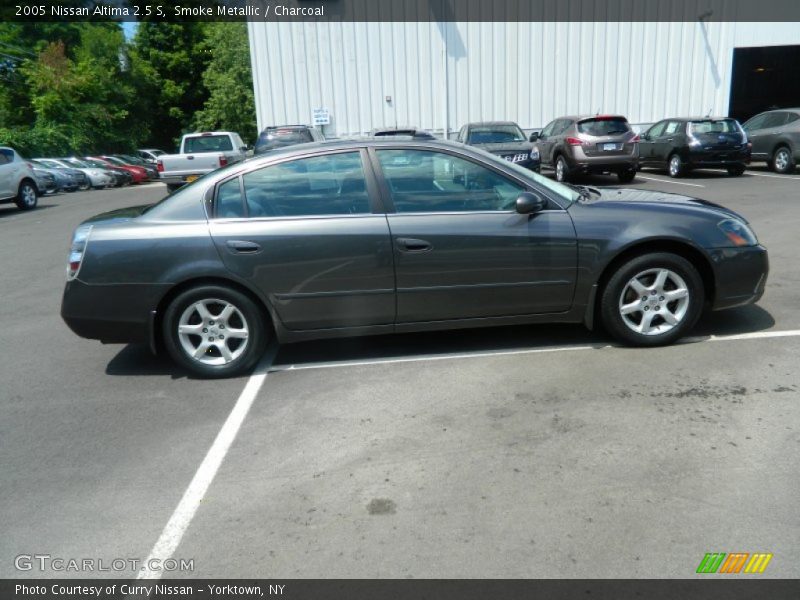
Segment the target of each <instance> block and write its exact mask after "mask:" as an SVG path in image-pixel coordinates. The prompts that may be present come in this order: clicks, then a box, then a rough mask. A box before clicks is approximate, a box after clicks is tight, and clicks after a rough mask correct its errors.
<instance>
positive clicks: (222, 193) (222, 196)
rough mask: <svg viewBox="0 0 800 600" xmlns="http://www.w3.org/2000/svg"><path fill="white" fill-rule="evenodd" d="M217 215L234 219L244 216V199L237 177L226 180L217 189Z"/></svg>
mask: <svg viewBox="0 0 800 600" xmlns="http://www.w3.org/2000/svg"><path fill="white" fill-rule="evenodd" d="M216 214H217V217H218V218H220V219H236V218H240V217H244V216H245V214H244V199H243V198H242V190H241V187H240V186H239V178H238V177H236V178H235V179H231V180H230V181H226V182H225V183H223V184H222V185H221V186H219V188H218V189H217V213H216Z"/></svg>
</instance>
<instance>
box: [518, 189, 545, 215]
mask: <svg viewBox="0 0 800 600" xmlns="http://www.w3.org/2000/svg"><path fill="white" fill-rule="evenodd" d="M545 206H547V201H546V200H545V199H544V198H542V197H541V196H539V195H537V194H534V193H532V192H522V193H521V194H520V195H519V196H517V202H516V209H517V212H518V213H519V214H521V215H532V214H536V213H538V212H540V211H542V210H544V207H545Z"/></svg>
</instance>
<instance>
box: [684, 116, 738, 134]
mask: <svg viewBox="0 0 800 600" xmlns="http://www.w3.org/2000/svg"><path fill="white" fill-rule="evenodd" d="M689 133H694V134H703V133H739V123H738V122H737V121H736V120H735V119H718V120H714V119H702V120H698V121H690V122H689Z"/></svg>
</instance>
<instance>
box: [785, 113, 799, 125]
mask: <svg viewBox="0 0 800 600" xmlns="http://www.w3.org/2000/svg"><path fill="white" fill-rule="evenodd" d="M788 115H789V116H788V117H786V124H787V125H788V124H789V123H794V122H795V121H797V119H800V115H798V114H797V113H788Z"/></svg>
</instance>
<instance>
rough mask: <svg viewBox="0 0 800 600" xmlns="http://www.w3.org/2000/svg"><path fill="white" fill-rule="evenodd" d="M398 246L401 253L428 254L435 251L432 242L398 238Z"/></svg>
mask: <svg viewBox="0 0 800 600" xmlns="http://www.w3.org/2000/svg"><path fill="white" fill-rule="evenodd" d="M397 246H398V248H399V249H400V251H401V252H428V251H429V250H433V244H431V243H430V242H426V241H425V240H417V239H414V238H397Z"/></svg>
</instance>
